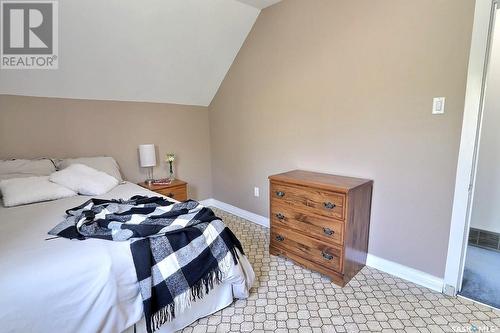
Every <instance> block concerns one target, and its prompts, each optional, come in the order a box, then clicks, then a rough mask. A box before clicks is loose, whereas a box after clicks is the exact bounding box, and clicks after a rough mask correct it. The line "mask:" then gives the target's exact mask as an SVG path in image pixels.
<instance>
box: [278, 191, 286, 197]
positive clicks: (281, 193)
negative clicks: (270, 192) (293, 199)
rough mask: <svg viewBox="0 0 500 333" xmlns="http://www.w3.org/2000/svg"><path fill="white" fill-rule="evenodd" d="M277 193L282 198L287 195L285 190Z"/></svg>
mask: <svg viewBox="0 0 500 333" xmlns="http://www.w3.org/2000/svg"><path fill="white" fill-rule="evenodd" d="M276 195H277V196H278V197H280V198H283V197H284V196H285V192H283V191H276Z"/></svg>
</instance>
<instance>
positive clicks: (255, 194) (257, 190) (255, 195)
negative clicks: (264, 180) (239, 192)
mask: <svg viewBox="0 0 500 333" xmlns="http://www.w3.org/2000/svg"><path fill="white" fill-rule="evenodd" d="M253 196H254V197H256V198H258V197H259V196H260V191H259V188H258V187H254V188H253Z"/></svg>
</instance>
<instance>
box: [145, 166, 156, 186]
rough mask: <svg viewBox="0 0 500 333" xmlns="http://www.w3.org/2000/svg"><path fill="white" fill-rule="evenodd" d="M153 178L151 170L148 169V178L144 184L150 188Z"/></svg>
mask: <svg viewBox="0 0 500 333" xmlns="http://www.w3.org/2000/svg"><path fill="white" fill-rule="evenodd" d="M154 180H155V179H154V176H153V168H152V167H150V168H148V178H146V180H145V182H146V184H148V186H151V185H152V184H153V182H154Z"/></svg>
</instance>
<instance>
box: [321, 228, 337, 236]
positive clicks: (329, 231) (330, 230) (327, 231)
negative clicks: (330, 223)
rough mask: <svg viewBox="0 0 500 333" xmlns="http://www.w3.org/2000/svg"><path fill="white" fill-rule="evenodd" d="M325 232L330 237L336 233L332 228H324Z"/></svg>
mask: <svg viewBox="0 0 500 333" xmlns="http://www.w3.org/2000/svg"><path fill="white" fill-rule="evenodd" d="M323 232H324V233H325V235H328V236H331V235H333V234H334V233H335V231H333V230H332V229H330V228H323Z"/></svg>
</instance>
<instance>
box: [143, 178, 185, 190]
mask: <svg viewBox="0 0 500 333" xmlns="http://www.w3.org/2000/svg"><path fill="white" fill-rule="evenodd" d="M186 184H187V183H186V182H185V181H183V180H180V179H174V180H172V182H171V183H170V184H151V185H148V184H147V183H146V182H141V183H138V184H137V185H139V186H142V187H144V188H147V189H148V190H151V191H157V190H161V189H164V188H172V187H176V186H184V185H186Z"/></svg>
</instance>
